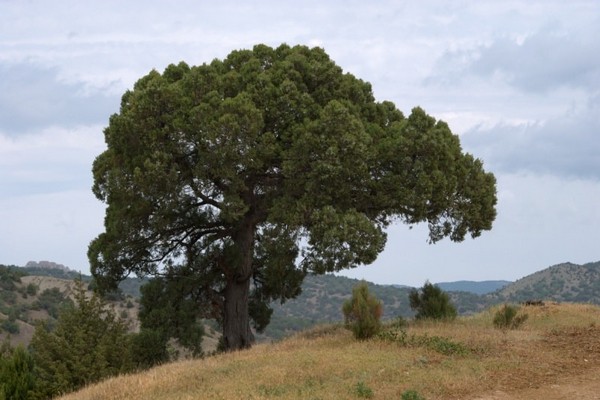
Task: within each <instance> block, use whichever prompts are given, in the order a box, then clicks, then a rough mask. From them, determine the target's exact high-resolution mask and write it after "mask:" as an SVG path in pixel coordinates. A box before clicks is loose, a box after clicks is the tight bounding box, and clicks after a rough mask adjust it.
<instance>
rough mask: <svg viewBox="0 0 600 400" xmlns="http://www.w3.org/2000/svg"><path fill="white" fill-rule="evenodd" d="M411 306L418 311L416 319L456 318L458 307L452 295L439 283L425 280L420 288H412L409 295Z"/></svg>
mask: <svg viewBox="0 0 600 400" xmlns="http://www.w3.org/2000/svg"><path fill="white" fill-rule="evenodd" d="M408 299H409V301H410V308H412V309H413V310H414V311H416V312H417V314H416V315H415V318H416V319H426V318H429V319H454V318H456V308H455V307H454V305H453V304H452V303H451V302H450V297H449V296H448V294H447V293H446V292H444V291H443V290H442V289H440V287H439V286H437V285H432V284H431V283H429V282H425V284H424V285H423V287H422V288H421V289H420V290H417V289H412V290H411V291H410V294H409V295H408Z"/></svg>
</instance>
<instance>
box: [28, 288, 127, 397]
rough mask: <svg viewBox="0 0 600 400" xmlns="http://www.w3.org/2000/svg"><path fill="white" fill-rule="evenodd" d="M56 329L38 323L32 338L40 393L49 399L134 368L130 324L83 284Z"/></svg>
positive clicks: (63, 311) (59, 318)
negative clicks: (90, 294)
mask: <svg viewBox="0 0 600 400" xmlns="http://www.w3.org/2000/svg"><path fill="white" fill-rule="evenodd" d="M74 297H75V304H74V305H71V306H70V307H67V308H65V309H63V310H62V311H61V313H60V315H59V317H58V320H57V323H56V326H55V327H54V329H52V330H49V329H48V327H47V326H45V325H44V324H42V325H40V326H38V327H37V328H36V330H35V333H34V336H33V339H32V341H31V345H30V346H31V349H32V352H33V357H34V361H35V370H36V376H37V392H38V394H39V396H40V397H42V398H48V397H52V396H54V395H56V394H59V393H65V392H70V391H73V390H76V389H78V388H81V387H83V386H85V385H87V384H90V383H93V382H96V381H98V380H100V379H102V378H105V377H108V376H112V375H117V374H118V373H120V372H125V371H128V370H130V369H131V361H130V355H129V350H128V349H129V344H128V336H127V329H126V326H125V325H124V324H123V322H122V321H121V320H119V319H118V318H117V317H116V316H115V314H114V312H113V311H112V310H110V309H108V308H107V307H106V304H105V303H104V302H103V301H102V299H101V298H100V297H98V296H96V295H92V296H91V297H90V298H88V297H87V296H86V291H85V290H84V288H83V284H82V283H80V284H79V285H78V288H77V290H76V291H75V294H74Z"/></svg>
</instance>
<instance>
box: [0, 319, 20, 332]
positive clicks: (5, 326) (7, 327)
mask: <svg viewBox="0 0 600 400" xmlns="http://www.w3.org/2000/svg"><path fill="white" fill-rule="evenodd" d="M0 330H3V331H5V332H7V333H9V334H11V335H17V334H18V333H19V332H20V331H21V329H20V328H19V324H17V322H16V321H11V320H10V319H5V320H4V321H2V323H0Z"/></svg>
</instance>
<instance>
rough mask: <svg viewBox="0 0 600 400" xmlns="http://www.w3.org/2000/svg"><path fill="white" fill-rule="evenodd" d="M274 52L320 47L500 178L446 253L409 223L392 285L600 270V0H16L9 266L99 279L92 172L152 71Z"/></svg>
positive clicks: (7, 179) (0, 246) (2, 49)
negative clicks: (130, 95)
mask: <svg viewBox="0 0 600 400" xmlns="http://www.w3.org/2000/svg"><path fill="white" fill-rule="evenodd" d="M258 43H264V44H267V45H270V46H278V45H280V44H281V43H287V44H290V45H296V44H302V45H308V46H311V47H312V46H319V47H322V48H324V49H325V51H326V52H327V53H328V54H329V55H330V57H331V58H332V59H333V60H334V61H335V62H336V63H337V64H338V65H339V66H340V67H342V68H343V69H344V71H345V72H349V73H352V74H354V75H355V76H357V77H358V78H360V79H363V80H365V81H368V82H370V83H371V84H372V87H373V92H374V95H375V98H376V99H377V101H384V100H389V101H392V102H394V103H395V104H396V106H397V107H398V108H399V109H400V110H402V111H403V112H404V113H405V114H409V113H410V110H411V109H412V108H413V107H415V106H420V107H422V108H424V109H425V110H426V111H427V113H429V114H430V115H432V116H434V117H435V118H437V119H441V120H444V121H446V122H447V123H448V124H449V125H450V128H451V129H452V131H453V132H454V133H456V134H457V135H459V137H460V140H461V144H462V146H463V149H464V150H465V151H467V152H469V153H471V154H473V155H474V156H475V157H477V158H480V159H481V160H482V161H483V162H484V167H485V169H486V170H487V171H490V172H492V173H494V175H495V176H496V179H497V189H498V205H497V211H498V216H497V218H496V221H495V222H494V225H493V228H492V230H491V231H489V232H484V233H483V235H482V236H481V237H479V238H477V239H474V240H473V239H470V238H468V239H466V240H465V241H464V242H462V243H454V242H451V241H449V240H444V241H442V242H438V243H437V244H434V245H430V244H428V243H427V238H428V237H427V228H426V227H425V226H416V227H413V228H412V229H409V227H408V226H406V225H402V224H398V225H393V226H392V227H390V228H389V230H388V241H387V246H386V249H385V250H384V252H383V253H382V254H381V255H380V256H379V258H378V259H377V261H375V262H374V263H373V264H371V265H368V266H361V267H359V268H356V269H353V270H349V271H346V272H344V273H343V274H344V275H346V276H349V277H352V278H359V279H366V280H369V281H372V282H376V283H382V284H406V285H412V286H421V285H422V284H423V283H424V282H425V281H426V280H429V281H431V282H443V281H456V280H476V281H480V280H492V279H493V280H496V279H502V280H517V279H519V278H521V277H524V276H526V275H529V274H531V273H534V272H536V271H539V270H542V269H544V268H546V267H549V266H551V265H555V264H559V263H562V262H574V263H578V264H583V263H587V262H593V261H598V260H600V1H597V0H595V1H591V0H590V1H577V0H574V1H568V2H567V1H564V0H557V1H553V0H543V1H535V0H534V1H510V0H507V1H427V0H425V1H423V0H421V1H392V0H381V1H372V2H365V1H353V0H352V1H347V0H346V1H343V0H333V1H327V0H318V1H285V0H278V1H255V2H246V1H241V0H239V1H228V0H220V1H219V2H215V1H168V2H167V1H148V0H145V1H127V2H123V1H111V0H104V1H102V2H92V1H79V0H77V1H63V0H55V1H52V2H47V1H36V0H31V1H16V0H15V1H13V0H0V264H5V265H25V264H26V263H27V262H28V261H31V260H33V261H40V260H49V261H53V262H57V263H60V264H64V265H66V266H68V267H69V268H71V269H74V270H77V271H81V272H82V273H86V274H87V273H89V264H88V261H87V256H86V253H87V247H88V244H89V242H90V241H91V240H92V239H93V238H94V237H96V236H97V235H98V234H100V233H101V232H102V231H103V219H104V210H105V205H104V204H103V203H101V202H100V201H98V200H97V199H96V198H95V197H94V196H93V194H92V192H91V186H92V175H91V166H92V162H93V160H94V159H95V157H96V156H98V155H99V154H100V153H101V152H102V151H104V150H105V148H106V147H105V143H104V136H103V129H104V128H105V127H106V126H107V124H108V119H109V117H110V115H111V114H113V113H116V112H118V108H119V102H120V98H121V95H122V94H123V93H124V92H125V91H126V90H127V89H130V88H132V86H133V84H134V83H135V82H136V80H137V79H139V78H141V77H142V76H144V75H146V74H147V73H148V72H150V71H151V70H152V69H156V70H158V71H160V72H162V71H163V70H164V68H165V67H166V66H167V65H169V64H171V63H178V62H179V61H182V60H183V61H185V62H187V63H188V64H191V65H199V64H203V63H209V62H210V61H211V60H213V59H215V58H219V59H223V58H224V57H226V56H227V54H229V53H230V52H231V51H232V50H237V49H248V48H252V46H253V45H255V44H258Z"/></svg>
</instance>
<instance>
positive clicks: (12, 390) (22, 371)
mask: <svg viewBox="0 0 600 400" xmlns="http://www.w3.org/2000/svg"><path fill="white" fill-rule="evenodd" d="M11 353H12V354H7V355H6V357H3V356H2V354H0V399H11V400H27V399H29V398H30V395H31V390H32V389H33V387H34V385H35V375H34V365H33V358H32V357H31V355H30V354H29V352H27V350H25V349H24V348H23V347H22V346H18V347H17V348H15V349H14V350H11Z"/></svg>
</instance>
